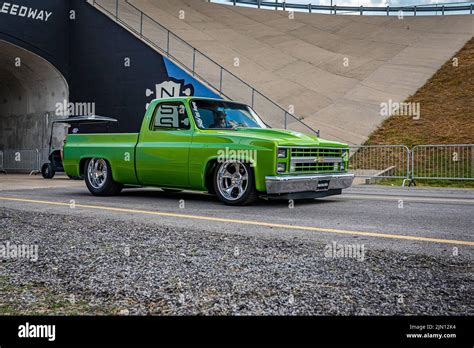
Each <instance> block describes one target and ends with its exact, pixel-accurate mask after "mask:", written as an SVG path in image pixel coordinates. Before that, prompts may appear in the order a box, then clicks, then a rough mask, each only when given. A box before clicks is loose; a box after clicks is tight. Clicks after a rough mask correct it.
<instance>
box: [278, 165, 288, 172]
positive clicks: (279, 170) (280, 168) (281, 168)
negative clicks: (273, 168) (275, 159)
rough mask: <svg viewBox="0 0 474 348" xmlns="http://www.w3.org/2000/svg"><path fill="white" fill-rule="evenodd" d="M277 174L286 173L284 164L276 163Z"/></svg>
mask: <svg viewBox="0 0 474 348" xmlns="http://www.w3.org/2000/svg"><path fill="white" fill-rule="evenodd" d="M277 172H278V173H284V172H286V163H278V164H277Z"/></svg>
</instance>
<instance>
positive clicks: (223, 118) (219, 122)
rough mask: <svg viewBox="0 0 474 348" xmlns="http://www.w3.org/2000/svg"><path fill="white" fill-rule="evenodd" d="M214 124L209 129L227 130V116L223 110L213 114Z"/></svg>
mask: <svg viewBox="0 0 474 348" xmlns="http://www.w3.org/2000/svg"><path fill="white" fill-rule="evenodd" d="M213 113H214V123H213V124H211V125H210V126H209V128H229V125H228V123H227V115H226V113H225V111H223V110H215V111H214V112H213Z"/></svg>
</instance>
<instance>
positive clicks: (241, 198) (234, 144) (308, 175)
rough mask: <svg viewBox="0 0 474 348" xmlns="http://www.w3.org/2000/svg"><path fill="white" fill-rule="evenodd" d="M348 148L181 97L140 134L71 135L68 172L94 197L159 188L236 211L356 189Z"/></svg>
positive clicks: (247, 112) (236, 107)
mask: <svg viewBox="0 0 474 348" xmlns="http://www.w3.org/2000/svg"><path fill="white" fill-rule="evenodd" d="M348 159H349V151H348V147H347V145H345V144H341V143H338V142H332V141H326V140H322V139H319V138H318V137H316V136H310V135H305V134H302V133H298V132H293V131H288V130H281V129H272V128H269V127H268V126H267V125H266V124H265V123H264V122H263V121H262V120H261V119H260V118H259V116H258V115H257V114H256V113H255V112H254V111H253V110H252V109H251V108H250V107H249V106H247V105H244V104H241V103H236V102H231V101H226V100H221V99H209V98H197V97H180V98H168V99H157V100H154V101H153V102H151V103H150V105H149V107H148V109H147V111H146V113H145V117H144V119H143V123H142V126H141V129H140V132H139V133H119V134H70V135H68V137H67V139H66V143H65V146H64V169H65V171H66V173H67V174H68V175H70V176H73V177H77V176H84V178H85V182H86V185H87V187H88V189H89V191H90V192H91V193H92V194H93V195H97V196H108V195H116V194H119V193H120V191H121V190H122V188H123V187H137V186H154V187H159V188H162V189H163V190H165V191H167V190H169V191H179V190H194V191H204V192H209V193H212V194H215V195H217V197H218V198H219V199H220V200H221V201H222V202H224V203H226V204H229V205H247V204H250V203H252V202H253V201H255V200H256V199H257V198H258V197H263V198H280V199H300V198H302V199H310V198H317V197H324V196H329V195H335V194H340V193H341V190H342V189H344V188H347V187H349V186H351V184H352V181H353V179H354V176H353V175H352V174H349V173H347V167H348Z"/></svg>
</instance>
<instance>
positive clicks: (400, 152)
mask: <svg viewBox="0 0 474 348" xmlns="http://www.w3.org/2000/svg"><path fill="white" fill-rule="evenodd" d="M349 171H350V172H351V173H354V174H355V175H356V176H358V177H361V178H373V177H377V178H400V179H405V178H408V177H409V176H410V149H409V148H408V147H406V146H405V145H365V146H364V145H360V146H349Z"/></svg>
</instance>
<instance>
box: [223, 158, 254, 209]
mask: <svg viewBox="0 0 474 348" xmlns="http://www.w3.org/2000/svg"><path fill="white" fill-rule="evenodd" d="M214 189H215V192H216V195H217V197H218V198H219V199H220V200H221V201H222V202H224V203H225V204H228V205H248V204H251V203H253V202H254V201H255V200H256V199H257V191H256V190H255V179H254V173H253V168H252V167H250V165H249V164H248V163H244V162H241V161H236V160H228V161H226V162H224V163H221V164H219V165H217V167H216V169H215V171H214Z"/></svg>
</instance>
